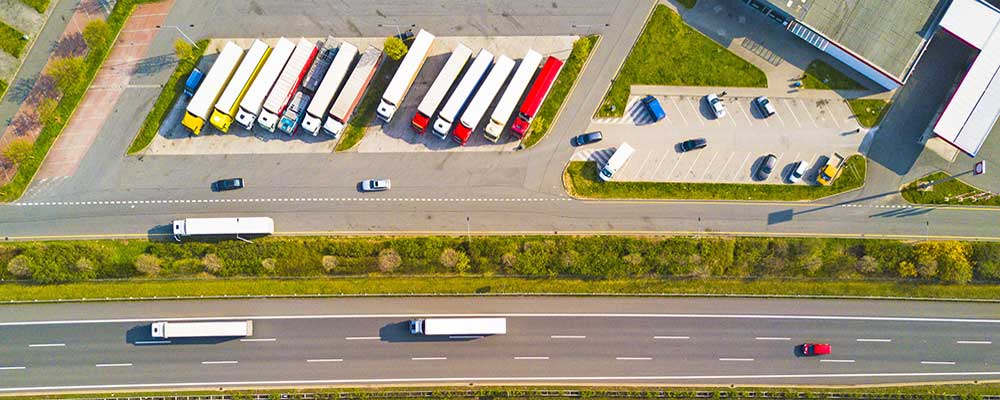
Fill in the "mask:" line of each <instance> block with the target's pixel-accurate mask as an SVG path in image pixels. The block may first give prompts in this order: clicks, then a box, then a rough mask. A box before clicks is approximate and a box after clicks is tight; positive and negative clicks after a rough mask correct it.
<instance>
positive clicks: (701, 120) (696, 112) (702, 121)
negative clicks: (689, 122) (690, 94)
mask: <svg viewBox="0 0 1000 400" xmlns="http://www.w3.org/2000/svg"><path fill="white" fill-rule="evenodd" d="M685 100H687V101H686V102H687V103H688V105H689V106H691V111H694V115H697V116H698V117H701V116H702V115H701V110H700V109H699V108H698V104H695V103H694V102H693V101H691V99H690V98H686V99H685ZM695 119H696V120H698V123H700V124H701V126H705V118H695Z"/></svg>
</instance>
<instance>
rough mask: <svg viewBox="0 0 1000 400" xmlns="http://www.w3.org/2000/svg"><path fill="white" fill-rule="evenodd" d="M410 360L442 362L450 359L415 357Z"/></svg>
mask: <svg viewBox="0 0 1000 400" xmlns="http://www.w3.org/2000/svg"><path fill="white" fill-rule="evenodd" d="M410 359H411V360H413V361H441V360H447V359H448V357H413V358H410Z"/></svg>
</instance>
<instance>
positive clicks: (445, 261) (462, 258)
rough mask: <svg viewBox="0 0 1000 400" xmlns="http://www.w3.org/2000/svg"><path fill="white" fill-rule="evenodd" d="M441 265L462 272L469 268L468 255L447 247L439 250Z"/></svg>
mask: <svg viewBox="0 0 1000 400" xmlns="http://www.w3.org/2000/svg"><path fill="white" fill-rule="evenodd" d="M441 265H444V266H445V267H447V268H450V269H452V270H454V271H455V272H458V273H460V274H464V273H465V272H467V271H468V270H469V256H467V255H465V253H459V252H457V251H455V249H452V248H450V247H449V248H447V249H444V251H442V252H441Z"/></svg>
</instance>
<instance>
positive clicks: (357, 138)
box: [334, 57, 402, 151]
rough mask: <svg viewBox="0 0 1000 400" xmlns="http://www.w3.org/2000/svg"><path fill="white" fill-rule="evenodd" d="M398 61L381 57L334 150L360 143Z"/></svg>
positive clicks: (352, 146)
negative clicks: (376, 69)
mask: <svg viewBox="0 0 1000 400" xmlns="http://www.w3.org/2000/svg"><path fill="white" fill-rule="evenodd" d="M400 62H401V61H398V60H393V59H391V58H389V57H384V58H383V60H382V65H380V66H379V67H378V71H377V72H376V73H375V76H374V77H372V81H371V83H370V84H369V85H368V89H366V90H365V95H364V97H362V98H361V102H360V103H358V106H357V108H355V110H354V117H352V118H351V119H350V121H348V122H347V127H345V128H344V132H343V138H342V139H340V142H338V143H337V147H336V149H335V150H334V151H347V150H350V149H352V148H354V146H355V145H357V144H358V143H360V142H361V139H364V138H365V131H366V130H368V127H369V126H371V125H372V121H373V120H374V119H375V110H376V109H377V108H378V103H379V102H380V101H381V100H382V93H384V92H385V88H386V87H388V86H389V81H391V80H392V76H393V75H395V74H396V69H397V68H399V63H400ZM400 118H402V117H400Z"/></svg>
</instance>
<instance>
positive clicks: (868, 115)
mask: <svg viewBox="0 0 1000 400" xmlns="http://www.w3.org/2000/svg"><path fill="white" fill-rule="evenodd" d="M847 104H848V105H850V106H851V111H853V112H854V115H855V116H857V118H858V124H859V125H861V126H863V127H865V128H871V127H873V126H875V125H878V124H879V122H882V117H884V116H885V112H886V111H887V110H888V109H889V102H888V101H885V100H879V99H850V100H847Z"/></svg>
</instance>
